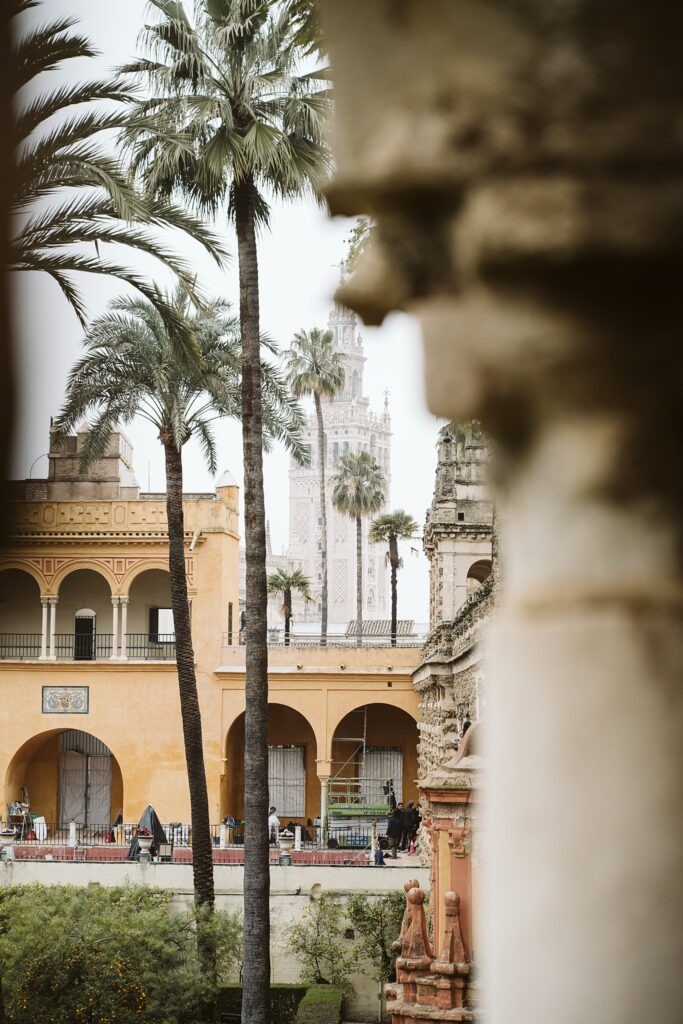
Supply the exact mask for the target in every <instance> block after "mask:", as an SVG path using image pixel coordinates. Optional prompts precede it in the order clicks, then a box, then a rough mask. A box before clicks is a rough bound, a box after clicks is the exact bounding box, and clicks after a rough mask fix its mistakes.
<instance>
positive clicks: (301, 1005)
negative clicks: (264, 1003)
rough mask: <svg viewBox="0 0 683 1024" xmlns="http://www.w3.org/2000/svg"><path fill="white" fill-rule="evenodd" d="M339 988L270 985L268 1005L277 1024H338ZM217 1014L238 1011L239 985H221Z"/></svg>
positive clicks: (329, 986)
mask: <svg viewBox="0 0 683 1024" xmlns="http://www.w3.org/2000/svg"><path fill="white" fill-rule="evenodd" d="M342 1001H343V996H342V992H341V990H340V989H338V988H334V987H333V986H332V985H302V984H300V983H299V984H298V985H271V987H270V1009H271V1015H272V1018H273V1020H274V1021H277V1024H339V1021H340V1020H341V1011H342ZM218 1009H219V1015H218V1019H219V1020H220V1019H221V1015H222V1014H228V1013H231V1014H239V1013H240V1011H241V1009H242V986H241V985H224V986H223V987H222V988H221V991H220V994H219V999H218Z"/></svg>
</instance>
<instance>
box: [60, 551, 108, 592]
mask: <svg viewBox="0 0 683 1024" xmlns="http://www.w3.org/2000/svg"><path fill="white" fill-rule="evenodd" d="M84 570H88V571H90V572H94V573H97V575H98V576H101V577H102V578H103V579H104V580H106V582H107V584H108V586H109V590H110V592H111V594H117V593H118V590H117V587H118V583H117V580H116V576H115V575H114V573H113V572H112V570H111V567H110V566H109V565H107V563H106V562H104V561H99V560H97V559H94V558H78V559H76V558H74V559H71V558H70V559H69V560H68V562H67V563H66V564H65V565H62V566H60V567H59V568H58V569H57V571H56V572H55V574H54V576H53V577H52V579H51V580H50V586H49V593H50V596H51V597H59V591H60V590H61V587H62V584H63V583H64V581H65V580H66V579H68V577H69V576H72V575H73V574H74V573H75V572H81V571H84Z"/></svg>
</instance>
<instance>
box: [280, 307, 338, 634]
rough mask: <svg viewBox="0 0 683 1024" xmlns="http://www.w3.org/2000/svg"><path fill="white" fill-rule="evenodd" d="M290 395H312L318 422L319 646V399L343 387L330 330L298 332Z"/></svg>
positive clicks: (323, 502) (323, 627) (323, 628)
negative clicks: (291, 393)
mask: <svg viewBox="0 0 683 1024" xmlns="http://www.w3.org/2000/svg"><path fill="white" fill-rule="evenodd" d="M286 359H287V373H288V376H289V383H290V386H291V388H292V392H293V393H294V394H295V395H296V396H297V397H301V396H303V395H313V401H314V402H315V415H316V419H317V421H318V465H319V467H320V524H321V530H320V574H321V579H322V588H321V589H322V593H321V622H320V643H321V644H322V645H323V646H325V644H326V643H327V499H326V496H325V424H324V422H323V410H322V402H321V399H322V398H329V399H330V401H331V400H332V399H333V398H334V396H335V395H338V394H339V392H340V391H341V389H342V388H343V387H344V377H345V371H344V356H343V355H342V353H341V352H336V351H335V349H334V335H333V334H332V331H321V330H318V328H317V327H314V328H313V330H311V331H297V333H296V334H295V335H294V338H293V339H292V344H291V348H290V349H289V351H288V352H287V353H286Z"/></svg>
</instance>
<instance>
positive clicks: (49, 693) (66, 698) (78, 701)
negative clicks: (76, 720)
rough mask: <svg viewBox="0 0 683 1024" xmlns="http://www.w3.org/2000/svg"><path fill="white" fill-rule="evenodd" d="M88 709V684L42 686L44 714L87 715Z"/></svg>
mask: <svg viewBox="0 0 683 1024" xmlns="http://www.w3.org/2000/svg"><path fill="white" fill-rule="evenodd" d="M89 710H90V687H89V686H44V687H43V706H42V712H43V714H44V715H87V714H88V711H89Z"/></svg>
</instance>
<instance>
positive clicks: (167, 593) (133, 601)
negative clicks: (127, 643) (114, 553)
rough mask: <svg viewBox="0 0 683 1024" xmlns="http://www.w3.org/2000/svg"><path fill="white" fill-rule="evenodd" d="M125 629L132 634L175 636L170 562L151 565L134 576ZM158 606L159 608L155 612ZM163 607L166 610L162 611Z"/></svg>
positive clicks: (169, 640)
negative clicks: (171, 610) (168, 563)
mask: <svg viewBox="0 0 683 1024" xmlns="http://www.w3.org/2000/svg"><path fill="white" fill-rule="evenodd" d="M126 596H127V599H128V610H127V620H126V629H127V633H128V634H130V635H132V636H138V637H143V638H144V637H145V636H146V637H148V638H152V637H153V636H155V635H156V636H163V637H165V638H166V640H167V641H168V642H171V638H173V637H174V636H175V625H174V623H173V616H172V613H171V612H170V609H171V577H170V574H169V571H168V565H165V564H163V565H148V566H147V567H146V568H145V569H142V570H141V571H139V572H137V573H136V574H135V576H134V577H133V578H132V579H131V581H130V584H129V586H128V590H127V594H126ZM155 609H156V611H155ZM162 610H163V611H162Z"/></svg>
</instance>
